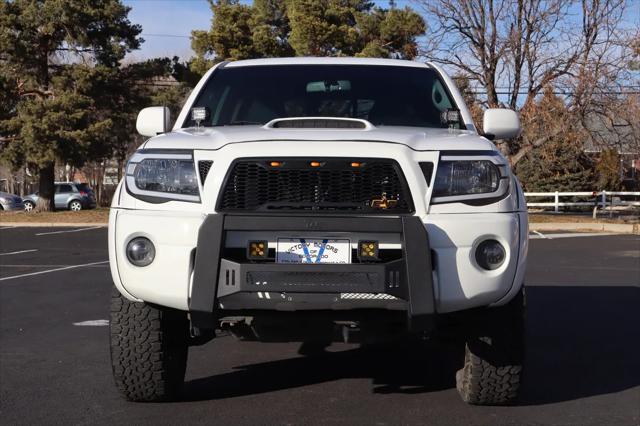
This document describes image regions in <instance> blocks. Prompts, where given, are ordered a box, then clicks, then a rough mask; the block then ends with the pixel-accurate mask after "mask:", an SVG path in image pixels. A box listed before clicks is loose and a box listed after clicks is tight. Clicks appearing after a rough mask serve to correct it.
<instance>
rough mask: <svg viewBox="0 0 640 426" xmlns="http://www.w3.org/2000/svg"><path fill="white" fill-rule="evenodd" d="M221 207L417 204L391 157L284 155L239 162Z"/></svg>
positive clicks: (379, 210) (356, 208) (342, 208)
mask: <svg viewBox="0 0 640 426" xmlns="http://www.w3.org/2000/svg"><path fill="white" fill-rule="evenodd" d="M312 163H313V165H312ZM218 211H223V212H239V211H242V212H247V211H273V212H278V211H283V212H284V211H309V212H322V213H332V212H336V213H366V214H403V213H411V212H412V211H413V204H412V201H411V198H410V195H409V190H408V188H407V184H406V181H405V179H404V176H403V174H402V171H401V170H400V167H399V165H398V164H397V163H396V162H395V161H393V160H380V159H355V160H351V159H335V158H334V159H286V158H285V159H282V158H280V159H274V160H271V159H268V160H242V161H236V162H235V163H234V164H233V166H232V167H231V171H230V172H229V173H228V175H227V177H226V180H225V184H224V187H223V190H222V193H221V195H220V198H219V201H218Z"/></svg>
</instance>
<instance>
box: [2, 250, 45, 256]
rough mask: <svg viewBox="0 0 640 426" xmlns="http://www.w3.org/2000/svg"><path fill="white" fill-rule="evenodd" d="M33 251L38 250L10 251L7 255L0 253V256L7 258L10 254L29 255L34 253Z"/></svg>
mask: <svg viewBox="0 0 640 426" xmlns="http://www.w3.org/2000/svg"><path fill="white" fill-rule="evenodd" d="M34 251H38V249H30V250H20V251H10V252H9V253H0V256H9V255H10V254H20V253H31V252H34Z"/></svg>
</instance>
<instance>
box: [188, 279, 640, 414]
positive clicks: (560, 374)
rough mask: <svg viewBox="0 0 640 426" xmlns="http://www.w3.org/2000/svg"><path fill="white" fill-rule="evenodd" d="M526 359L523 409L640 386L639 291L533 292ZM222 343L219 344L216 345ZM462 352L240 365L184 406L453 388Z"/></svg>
mask: <svg viewBox="0 0 640 426" xmlns="http://www.w3.org/2000/svg"><path fill="white" fill-rule="evenodd" d="M527 302H528V318H527V354H526V356H527V358H526V362H525V377H524V384H523V389H522V395H521V402H520V405H539V404H548V403H555V402H562V401H568V400H574V399H578V398H584V397H589V396H596V395H601V394H608V393H612V392H619V391H623V390H625V389H629V388H633V387H635V386H639V385H640V357H639V356H638V354H639V353H640V338H639V332H638V325H639V324H640V288H638V287H556V286H534V287H529V288H527ZM213 344H216V343H213ZM461 363H462V347H461V345H460V344H457V343H455V342H453V341H451V342H443V341H438V342H427V343H424V344H415V343H413V344H411V343H403V344H400V345H399V344H389V345H378V346H366V347H360V348H357V349H352V350H346V351H342V352H332V353H326V354H323V355H320V356H316V357H295V358H289V359H282V360H276V361H270V362H265V363H260V364H252V365H245V366H241V367H238V369H237V370H234V371H232V372H229V373H224V374H220V375H215V376H210V377H206V378H200V379H196V380H192V381H189V382H187V383H186V385H185V390H184V399H185V400H191V401H195V400H209V399H224V398H232V397H236V396H243V395H251V394H260V393H265V392H271V391H276V390H282V389H291V388H297V387H301V386H308V385H313V384H317V383H324V382H329V381H334V380H340V379H344V378H368V379H371V380H372V388H373V392H374V393H380V394H388V393H409V394H414V393H428V392H434V391H440V390H446V389H454V388H455V372H456V370H457V369H458V368H460V365H461Z"/></svg>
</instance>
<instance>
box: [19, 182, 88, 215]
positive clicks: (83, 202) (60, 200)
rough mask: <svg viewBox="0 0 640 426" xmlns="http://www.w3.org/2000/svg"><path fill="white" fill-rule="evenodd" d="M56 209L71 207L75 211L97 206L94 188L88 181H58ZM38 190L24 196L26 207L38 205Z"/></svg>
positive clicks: (27, 209) (56, 186)
mask: <svg viewBox="0 0 640 426" xmlns="http://www.w3.org/2000/svg"><path fill="white" fill-rule="evenodd" d="M54 185H55V205H56V209H59V210H64V209H69V210H72V211H74V212H76V211H80V210H83V209H93V208H95V207H96V196H95V194H94V193H93V189H91V187H90V186H89V185H88V184H86V183H78V182H56V183H55V184H54ZM38 194H39V193H38V192H35V193H33V194H30V195H27V196H25V197H24V209H25V210H26V211H28V212H29V211H31V210H33V209H34V208H35V207H36V204H37V202H38V199H39V198H40V196H39V195H38Z"/></svg>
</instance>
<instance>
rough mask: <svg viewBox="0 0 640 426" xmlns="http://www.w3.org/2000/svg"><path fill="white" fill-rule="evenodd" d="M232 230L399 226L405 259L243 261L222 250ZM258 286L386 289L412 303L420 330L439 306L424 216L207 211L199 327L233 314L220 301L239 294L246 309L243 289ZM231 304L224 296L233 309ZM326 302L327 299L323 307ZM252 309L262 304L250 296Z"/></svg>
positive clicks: (199, 263) (194, 315)
mask: <svg viewBox="0 0 640 426" xmlns="http://www.w3.org/2000/svg"><path fill="white" fill-rule="evenodd" d="M227 231H272V232H279V231H280V232H287V233H290V232H291V231H294V232H299V233H300V235H301V236H304V234H305V232H311V231H313V232H327V233H335V232H358V233H367V232H371V233H374V232H375V233H394V234H400V235H401V241H402V258H401V259H399V260H394V261H390V262H383V263H360V264H357V263H354V264H278V263H249V262H247V263H239V262H234V261H231V260H229V259H224V258H223V257H222V256H221V254H222V251H223V247H224V245H225V244H224V243H225V235H226V232H227ZM258 292H275V293H276V294H280V293H286V294H298V295H306V296H308V297H309V298H311V299H313V298H314V297H316V298H318V297H320V299H322V296H323V295H339V294H340V293H376V294H380V293H386V294H390V295H392V296H395V297H397V298H398V299H401V300H402V301H404V302H405V306H406V312H407V319H408V324H409V326H410V329H411V330H412V331H428V330H430V329H431V328H432V325H433V318H434V313H435V305H434V293H433V282H432V266H431V250H430V248H429V239H428V236H427V232H426V229H425V226H424V224H423V223H422V221H421V220H420V218H419V217H416V216H400V217H386V218H381V217H369V216H368V217H353V216H350V217H327V216H322V217H319V216H255V215H251V216H244V215H231V214H214V215H209V216H207V218H206V219H205V221H204V223H203V224H202V226H201V228H200V231H199V234H198V247H197V250H196V258H195V265H194V276H193V285H192V290H191V299H190V301H189V310H190V315H191V321H192V325H193V327H195V328H198V329H202V330H207V329H214V328H216V326H217V320H218V319H219V318H221V317H224V316H226V315H228V311H226V309H221V308H220V307H219V305H220V302H221V301H224V300H225V299H230V297H231V296H239V297H237V298H235V304H234V303H231V305H233V310H234V312H237V311H238V310H242V308H243V306H238V301H240V304H242V302H241V301H242V300H243V298H242V296H243V295H244V296H247V295H249V296H254V295H255V294H256V293H258ZM231 300H234V299H231ZM244 300H248V299H244ZM252 300H255V298H252ZM274 303H275V302H274ZM226 305H227V304H226V303H223V306H225V308H226V307H227V306H226ZM265 306H269V305H268V304H267V305H265ZM321 307H322V303H320V305H318V309H321ZM245 308H246V309H255V306H252V305H251V304H249V303H248V304H247V305H246V306H245ZM324 308H325V309H331V308H330V307H327V306H325V307H324ZM292 309H295V308H292Z"/></svg>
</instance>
